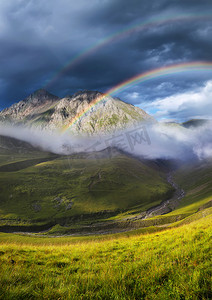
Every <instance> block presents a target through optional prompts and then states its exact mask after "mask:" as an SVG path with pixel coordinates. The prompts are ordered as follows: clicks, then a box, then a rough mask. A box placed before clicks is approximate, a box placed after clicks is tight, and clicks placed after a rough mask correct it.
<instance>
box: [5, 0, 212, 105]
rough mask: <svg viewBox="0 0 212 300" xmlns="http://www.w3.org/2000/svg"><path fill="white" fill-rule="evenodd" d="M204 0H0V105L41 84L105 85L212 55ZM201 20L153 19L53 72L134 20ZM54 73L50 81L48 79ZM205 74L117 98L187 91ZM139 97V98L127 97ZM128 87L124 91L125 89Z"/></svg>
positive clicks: (64, 87)
mask: <svg viewBox="0 0 212 300" xmlns="http://www.w3.org/2000/svg"><path fill="white" fill-rule="evenodd" d="M210 13H211V14H212V4H211V0H202V1H199V0H153V1H142V0H131V1H129V0H101V1H100V0H90V1H86V0H78V1H74V0H71V1H70V0H60V1H59V0H51V1H50V0H49V1H43V0H27V1H25V0H11V1H2V2H0V27H1V31H0V45H1V47H0V66H1V68H0V108H4V107H6V106H9V105H10V104H12V103H13V102H15V101H18V100H20V99H22V98H24V97H26V96H27V95H28V94H29V93H31V92H33V91H34V90H35V89H38V88H40V87H45V86H48V89H49V90H50V91H51V92H54V93H55V94H57V95H59V96H64V95H66V94H72V93H74V92H75V91H77V90H80V89H92V90H99V91H106V90H107V89H109V88H111V87H113V86H115V85H116V84H118V83H120V82H122V81H124V80H126V79H128V78H130V77H132V76H135V75H136V74H140V73H141V72H144V71H147V70H151V69H154V68H157V67H161V66H166V65H169V64H172V63H180V62H189V61H196V60H202V61H212V40H211V36H212V19H211V18H209V14H210ZM185 14H188V15H202V16H203V15H204V14H205V16H206V17H205V19H204V18H201V19H198V18H197V19H193V20H187V21H180V20H179V21H173V22H169V23H164V24H163V23H161V24H156V25H155V26H152V27H151V26H150V27H149V28H146V29H145V30H143V31H139V30H137V31H134V32H131V34H128V35H126V36H122V37H119V39H114V40H113V41H111V43H108V44H105V45H104V47H101V48H98V49H96V51H94V52H93V53H92V54H90V55H88V56H86V57H84V58H83V57H82V59H81V60H79V61H78V63H76V64H75V65H73V66H72V67H71V68H69V69H67V70H66V71H65V72H61V73H59V76H56V77H55V75H56V74H58V72H59V71H60V70H61V69H62V68H63V66H66V65H67V64H68V62H70V61H71V60H72V59H73V57H74V56H76V55H78V54H79V53H81V52H83V51H85V50H86V49H89V47H91V46H92V45H95V44H97V43H98V42H99V41H101V40H102V39H104V38H106V37H107V36H110V35H112V34H114V33H115V32H119V31H122V30H124V29H125V28H129V27H130V26H133V25H135V24H139V23H142V22H148V21H151V20H154V19H157V18H173V17H174V16H176V17H177V16H180V15H185ZM53 78H56V80H54V81H52V79H53ZM209 79H211V74H209V73H208V74H196V75H195V76H190V77H189V76H184V77H182V76H176V77H172V76H171V77H170V78H165V79H164V80H163V81H161V80H155V81H151V82H149V83H147V84H142V85H137V86H134V88H133V90H132V89H129V91H124V92H122V93H120V95H118V96H122V97H123V98H124V100H126V101H128V102H132V103H134V104H139V103H141V102H142V101H153V100H154V99H157V98H158V97H167V96H170V95H171V94H176V93H180V92H183V93H184V92H186V91H190V90H192V89H194V88H198V87H199V86H203V85H204V83H205V82H207V81H208V80H209ZM133 92H135V93H137V94H134V95H140V96H139V97H135V96H132V95H133ZM130 93H131V94H130Z"/></svg>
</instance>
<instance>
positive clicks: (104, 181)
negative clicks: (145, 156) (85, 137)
mask: <svg viewBox="0 0 212 300" xmlns="http://www.w3.org/2000/svg"><path fill="white" fill-rule="evenodd" d="M41 154H42V155H41ZM10 157H11V156H10ZM4 160H5V163H4ZM0 161H1V165H0V187H1V188H0V219H1V226H25V227H26V228H27V227H29V228H28V229H30V226H34V227H33V228H34V229H36V225H40V226H44V227H45V226H47V227H50V226H52V225H55V224H61V225H67V224H75V225H77V224H78V223H79V222H83V221H86V220H91V219H94V220H96V219H105V218H108V217H111V216H115V215H117V214H120V213H123V212H126V211H128V210H135V211H137V210H138V211H139V212H140V211H142V210H146V209H147V208H149V207H151V206H153V205H156V204H158V203H160V202H161V201H162V200H164V199H167V198H168V197H169V196H170V195H171V194H172V192H173V189H172V187H171V186H170V185H169V184H168V183H167V181H166V176H165V174H164V173H162V172H160V171H158V170H156V169H154V168H151V167H149V166H147V165H145V164H144V163H142V162H140V161H138V160H137V159H134V158H131V157H128V156H126V155H125V154H122V153H118V154H116V155H114V156H113V157H112V158H110V157H105V158H101V159H95V157H94V158H90V159H88V158H87V156H86V155H85V154H81V155H79V154H78V155H72V156H60V157H58V156H55V155H50V154H47V153H31V154H30V153H27V154H26V155H25V159H24V154H23V153H22V154H21V155H20V154H19V155H15V154H14V155H13V161H12V162H11V161H9V162H8V157H7V155H1V156H0ZM153 182H154V184H152V183H153ZM2 228H3V227H2ZM26 228H25V229H26ZM40 228H41V229H42V227H40ZM31 229H32V228H31ZM37 229H39V227H37Z"/></svg>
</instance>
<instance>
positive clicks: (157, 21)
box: [44, 13, 212, 88]
mask: <svg viewBox="0 0 212 300" xmlns="http://www.w3.org/2000/svg"><path fill="white" fill-rule="evenodd" d="M206 19H209V20H212V15H211V14H208V13H204V14H195V15H192V14H184V15H180V16H177V17H176V16H172V17H170V16H169V18H164V17H159V18H154V19H151V20H148V21H147V22H142V23H139V24H136V25H132V26H130V27H127V28H125V29H123V30H120V31H117V32H115V33H113V34H112V35H109V36H107V37H105V38H102V39H100V40H99V41H98V42H97V43H95V44H93V45H91V46H90V47H88V48H85V49H83V50H82V51H81V52H79V53H78V54H77V55H75V56H74V57H72V59H71V60H70V61H69V62H68V63H67V64H66V65H65V66H63V67H62V68H61V69H60V70H58V71H57V72H56V73H55V74H54V75H53V77H51V78H50V79H49V80H48V82H47V83H46V84H45V86H44V88H49V87H50V86H51V85H52V84H53V83H54V82H55V81H56V80H57V79H59V78H60V77H61V76H62V75H63V74H64V73H66V72H67V71H68V70H70V69H71V67H73V66H74V65H75V64H77V63H80V62H81V61H82V60H83V59H85V58H86V57H88V56H89V55H92V54H93V53H95V52H96V51H97V50H99V49H101V48H103V47H105V46H106V45H108V44H110V43H112V42H116V41H118V40H120V39H122V38H125V37H127V36H129V35H131V34H133V33H135V32H140V31H143V30H147V29H149V28H151V27H154V26H156V25H157V26H158V25H164V24H167V23H172V22H178V21H181V22H186V21H187V22H189V21H198V20H200V21H201V20H203V21H204V20H206Z"/></svg>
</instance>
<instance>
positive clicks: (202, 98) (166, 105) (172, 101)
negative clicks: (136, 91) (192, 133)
mask: <svg viewBox="0 0 212 300" xmlns="http://www.w3.org/2000/svg"><path fill="white" fill-rule="evenodd" d="M142 107H143V108H145V109H146V110H147V111H150V112H151V111H155V113H154V116H155V117H156V118H158V119H164V118H171V119H176V120H188V119H193V118H207V119H210V118H212V80H210V81H208V82H207V83H206V84H205V86H204V87H202V88H201V89H199V90H198V91H194V92H187V93H182V94H177V95H173V96H169V97H165V98H163V99H157V100H156V101H154V102H151V103H146V104H145V105H142Z"/></svg>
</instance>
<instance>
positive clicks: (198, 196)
mask: <svg viewBox="0 0 212 300" xmlns="http://www.w3.org/2000/svg"><path fill="white" fill-rule="evenodd" d="M174 177H175V180H176V182H178V184H179V185H180V186H181V187H182V188H183V189H184V190H185V192H186V196H185V198H183V199H182V201H181V204H180V205H179V207H178V209H177V210H175V211H173V212H172V214H174V213H195V212H197V211H198V210H199V209H203V208H206V207H210V206H211V205H212V161H211V160H207V161H200V162H198V163H196V164H194V165H185V166H184V167H182V168H180V169H179V170H178V171H177V172H176V173H175V176H174Z"/></svg>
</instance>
